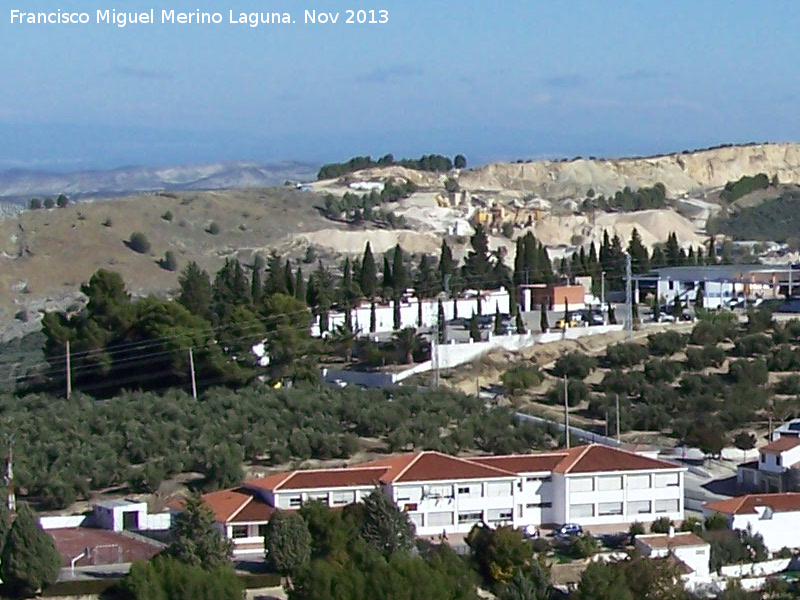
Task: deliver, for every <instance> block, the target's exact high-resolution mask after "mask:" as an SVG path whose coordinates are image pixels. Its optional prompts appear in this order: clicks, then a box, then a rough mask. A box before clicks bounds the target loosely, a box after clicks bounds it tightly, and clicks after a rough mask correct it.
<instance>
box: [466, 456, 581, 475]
mask: <svg viewBox="0 0 800 600" xmlns="http://www.w3.org/2000/svg"><path fill="white" fill-rule="evenodd" d="M566 457H567V453H566V452H559V453H552V454H512V455H508V456H478V457H475V458H470V459H468V460H469V461H470V462H474V463H478V464H481V465H487V466H489V467H494V468H496V469H502V470H503V471H509V472H511V473H517V474H519V473H540V472H542V471H552V470H553V469H555V468H556V466H557V465H558V463H560V462H561V461H562V460H564V459H565V458H566Z"/></svg>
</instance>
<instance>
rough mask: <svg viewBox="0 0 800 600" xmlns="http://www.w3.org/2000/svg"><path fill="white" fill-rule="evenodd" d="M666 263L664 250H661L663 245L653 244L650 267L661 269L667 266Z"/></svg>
mask: <svg viewBox="0 0 800 600" xmlns="http://www.w3.org/2000/svg"><path fill="white" fill-rule="evenodd" d="M666 264H667V261H666V259H665V258H664V252H663V251H662V250H661V246H660V245H658V244H656V245H655V246H653V255H652V256H651V257H650V267H651V268H653V269H660V268H661V267H664V266H666Z"/></svg>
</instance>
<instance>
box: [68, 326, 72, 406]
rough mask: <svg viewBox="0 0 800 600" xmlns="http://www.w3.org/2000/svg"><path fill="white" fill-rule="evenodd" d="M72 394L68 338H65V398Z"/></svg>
mask: <svg viewBox="0 0 800 600" xmlns="http://www.w3.org/2000/svg"><path fill="white" fill-rule="evenodd" d="M71 395H72V369H71V368H70V356H69V340H67V400H69V397H70V396H71Z"/></svg>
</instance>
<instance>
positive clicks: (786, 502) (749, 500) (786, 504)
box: [705, 492, 800, 515]
mask: <svg viewBox="0 0 800 600" xmlns="http://www.w3.org/2000/svg"><path fill="white" fill-rule="evenodd" d="M762 506H768V507H769V508H771V509H772V511H773V512H796V511H800V493H798V492H782V493H779V494H747V495H745V496H737V497H736V498H729V499H728V500H719V501H717V502H709V503H708V504H706V505H705V508H707V509H709V510H713V511H716V512H719V513H725V514H728V515H747V514H755V513H756V512H757V511H756V508H758V507H762Z"/></svg>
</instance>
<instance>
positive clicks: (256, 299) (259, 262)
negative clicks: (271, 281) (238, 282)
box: [250, 254, 264, 308]
mask: <svg viewBox="0 0 800 600" xmlns="http://www.w3.org/2000/svg"><path fill="white" fill-rule="evenodd" d="M263 268H264V259H263V258H261V255H260V254H256V258H255V260H254V261H253V275H252V276H251V279H250V297H251V298H252V300H253V306H255V307H257V308H258V307H260V306H261V302H262V301H263V300H264V282H263V281H261V269H263Z"/></svg>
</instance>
